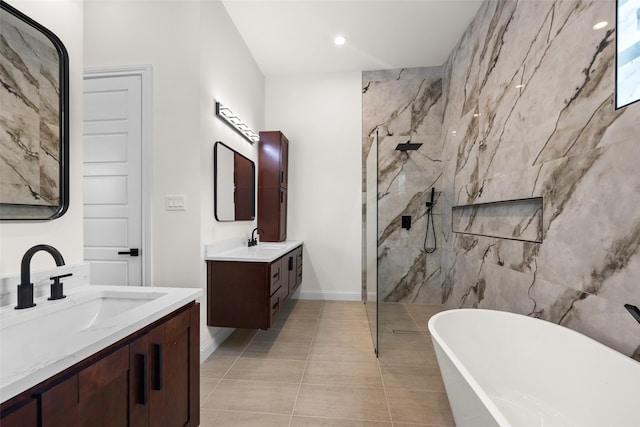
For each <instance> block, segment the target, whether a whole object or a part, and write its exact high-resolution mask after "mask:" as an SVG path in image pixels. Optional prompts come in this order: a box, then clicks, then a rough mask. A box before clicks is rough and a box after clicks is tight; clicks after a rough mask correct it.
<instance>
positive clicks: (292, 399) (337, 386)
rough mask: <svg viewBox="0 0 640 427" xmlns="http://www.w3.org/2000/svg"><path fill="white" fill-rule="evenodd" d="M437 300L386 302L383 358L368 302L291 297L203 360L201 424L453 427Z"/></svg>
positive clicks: (382, 314) (206, 426)
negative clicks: (435, 318)
mask: <svg viewBox="0 0 640 427" xmlns="http://www.w3.org/2000/svg"><path fill="white" fill-rule="evenodd" d="M441 310H442V308H441V307H438V306H427V305H404V304H384V305H382V306H381V308H380V323H379V327H380V349H381V351H380V357H379V358H376V356H375V354H374V352H373V344H372V338H371V334H370V330H369V325H368V321H367V315H366V311H365V306H364V304H362V303H360V302H338V301H311V300H291V301H289V302H288V303H287V305H286V306H285V307H284V309H283V312H282V313H281V314H280V315H279V317H278V319H277V321H276V324H275V325H274V327H273V328H272V329H270V330H268V331H255V330H246V329H238V330H236V331H235V332H234V333H233V334H232V335H231V336H230V337H229V338H228V339H227V340H226V341H225V342H224V343H223V344H222V345H221V346H220V347H219V348H218V349H217V350H216V351H215V353H214V354H213V355H212V356H211V357H210V358H209V359H208V360H206V361H205V362H204V363H203V364H202V366H201V381H200V399H201V402H200V403H201V424H200V425H201V426H203V427H210V426H261V427H262V426H285V427H288V426H296V427H302V426H327V427H329V426H336V427H338V426H354V427H355V426H373V427H375V426H398V427H401V426H405V427H409V426H454V422H453V418H452V416H451V411H450V408H449V402H448V400H447V396H446V393H445V391H444V386H443V384H442V379H441V377H440V371H439V370H438V365H437V361H436V358H435V354H434V351H433V346H432V344H431V340H430V337H429V336H428V334H413V333H409V334H402V333H397V332H396V333H394V332H393V331H394V329H396V330H398V329H401V330H412V331H420V330H422V331H426V321H427V320H428V318H429V316H431V315H433V314H435V313H437V312H439V311H441Z"/></svg>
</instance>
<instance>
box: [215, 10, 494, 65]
mask: <svg viewBox="0 0 640 427" xmlns="http://www.w3.org/2000/svg"><path fill="white" fill-rule="evenodd" d="M222 2H223V4H224V6H225V7H226V9H227V11H228V12H229V15H230V16H231V19H232V20H233V22H234V23H235V25H236V27H237V28H238V30H239V32H240V34H241V35H242V37H243V38H244V40H245V42H246V44H247V46H248V47H249V50H250V51H251V53H252V55H253V57H254V58H255V60H256V62H257V63H258V66H259V67H260V69H261V70H262V73H263V74H264V75H265V76H283V75H296V74H316V73H331V72H348V71H363V70H383V69H395V68H408V67H428V66H440V65H442V64H444V62H445V60H446V59H447V57H448V55H449V53H450V52H451V51H452V49H453V47H454V46H455V45H456V43H457V42H458V41H459V40H460V37H461V36H462V34H463V33H464V30H465V29H466V28H467V26H468V25H469V23H470V22H471V20H472V19H473V17H474V15H475V14H476V12H477V10H478V8H479V7H480V5H481V4H482V0H222ZM338 34H340V35H343V36H344V37H346V39H347V43H346V44H345V45H344V46H336V45H335V44H334V43H333V39H334V38H335V36H337V35H338Z"/></svg>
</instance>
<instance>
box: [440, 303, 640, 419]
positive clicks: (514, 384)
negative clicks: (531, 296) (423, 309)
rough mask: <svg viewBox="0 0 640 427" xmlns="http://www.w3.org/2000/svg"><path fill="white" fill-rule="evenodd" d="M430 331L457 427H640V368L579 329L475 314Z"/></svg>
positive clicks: (449, 315)
mask: <svg viewBox="0 0 640 427" xmlns="http://www.w3.org/2000/svg"><path fill="white" fill-rule="evenodd" d="M429 331H430V333H431V339H432V340H433V346H434V348H435V351H436V356H437V358H438V364H439V365H440V371H441V373H442V378H443V380H444V384H445V388H446V390H447V395H448V397H449V403H450V404H451V410H452V412H453V417H454V419H455V422H456V426H457V427H484V426H500V427H506V426H513V427H529V426H536V427H542V426H544V427H547V426H558V427H572V426H575V427H592V426H593V427H606V426H609V427H637V426H640V363H638V362H636V361H635V360H633V359H631V358H629V357H627V356H625V355H623V354H621V353H618V352H617V351H614V350H612V349H610V348H609V347H606V346H605V345H603V344H600V343H599V342H597V341H595V340H593V339H591V338H589V337H586V336H584V335H582V334H580V333H578V332H575V331H573V330H571V329H568V328H565V327H563V326H559V325H556V324H553V323H551V322H547V321H544V320H539V319H534V318H531V317H527V316H523V315H519V314H513V313H507V312H502V311H494V310H481V309H460V310H449V311H444V312H442V313H438V314H436V315H435V316H433V317H432V318H431V319H430V320H429Z"/></svg>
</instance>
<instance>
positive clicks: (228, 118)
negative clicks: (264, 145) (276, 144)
mask: <svg viewBox="0 0 640 427" xmlns="http://www.w3.org/2000/svg"><path fill="white" fill-rule="evenodd" d="M216 116H218V117H220V118H221V119H222V120H224V121H225V122H227V123H228V124H229V126H231V127H232V128H234V129H235V130H236V131H237V132H238V133H239V134H240V135H242V136H244V137H245V138H246V139H247V141H249V142H250V143H252V144H253V143H254V142H258V141H259V140H260V137H259V136H258V134H257V133H255V132H254V131H253V130H252V129H251V128H250V127H249V126H247V124H246V123H244V122H243V121H242V120H240V118H239V117H238V116H236V115H235V114H233V111H231V110H230V109H229V107H226V106H225V105H223V104H221V103H219V102H216Z"/></svg>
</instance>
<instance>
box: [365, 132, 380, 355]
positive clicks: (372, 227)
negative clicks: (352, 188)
mask: <svg viewBox="0 0 640 427" xmlns="http://www.w3.org/2000/svg"><path fill="white" fill-rule="evenodd" d="M364 192H365V195H364V209H363V215H364V225H365V226H364V233H363V246H364V247H363V249H364V251H363V252H364V257H363V272H362V273H363V274H362V275H363V281H364V286H363V291H364V292H363V293H364V295H363V297H364V298H363V300H364V301H365V308H366V310H367V318H368V319H369V329H370V330H371V337H372V339H373V348H374V351H375V352H376V354H378V298H377V297H378V132H377V131H376V133H375V135H374V137H373V138H371V144H370V147H369V152H368V153H367V157H366V162H365V170H364Z"/></svg>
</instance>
